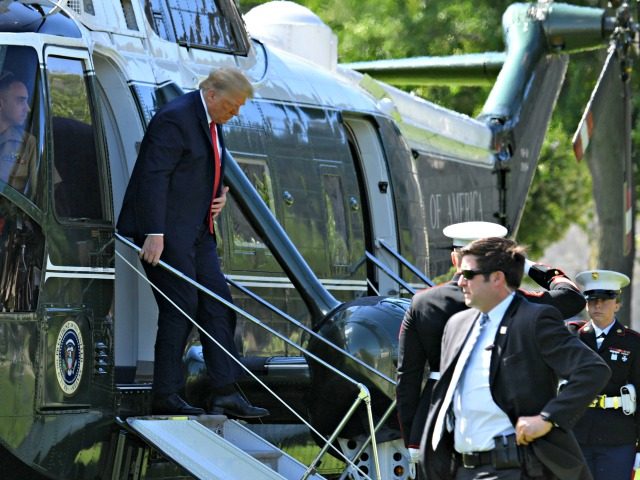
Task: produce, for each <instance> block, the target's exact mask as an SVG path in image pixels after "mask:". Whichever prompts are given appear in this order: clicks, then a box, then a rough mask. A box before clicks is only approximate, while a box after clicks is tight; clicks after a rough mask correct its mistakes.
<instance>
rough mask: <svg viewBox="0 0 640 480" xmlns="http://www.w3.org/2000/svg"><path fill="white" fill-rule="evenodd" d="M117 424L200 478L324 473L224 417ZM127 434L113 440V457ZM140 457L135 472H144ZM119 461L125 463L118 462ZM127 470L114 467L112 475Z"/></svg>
mask: <svg viewBox="0 0 640 480" xmlns="http://www.w3.org/2000/svg"><path fill="white" fill-rule="evenodd" d="M119 423H120V425H121V427H122V428H123V429H124V430H127V431H129V432H131V433H134V434H135V435H137V436H139V437H140V438H141V439H142V440H143V441H144V442H145V443H146V444H147V445H149V446H151V447H152V448H154V449H156V450H157V451H158V452H160V453H161V454H162V455H164V456H165V457H167V458H169V459H171V460H172V461H173V462H175V463H176V464H178V465H180V466H181V467H182V468H183V469H184V470H185V471H186V472H188V474H189V475H191V476H193V477H195V478H198V479H202V480H237V479H247V480H250V479H254V480H258V479H259V480H263V479H264V480H271V479H273V480H282V479H287V480H293V479H296V480H297V479H301V478H309V479H311V480H321V479H322V478H323V477H322V476H320V475H318V474H316V473H314V472H311V471H309V472H307V467H306V466H305V465H303V464H302V463H300V462H299V461H297V460H295V459H294V458H293V457H291V456H289V455H288V454H286V453H285V452H283V451H282V450H280V449H278V448H277V447H275V446H274V445H272V444H270V443H269V442H267V441H266V440H264V439H263V438H261V437H259V436H258V435H256V434H255V433H253V432H252V431H251V430H249V429H248V428H247V427H245V426H244V425H243V424H242V423H240V422H239V421H237V420H230V419H228V418H227V417H226V416H224V415H202V416H199V417H191V416H189V417H187V416H184V417H161V416H150V417H130V418H128V419H126V420H120V421H119ZM125 442H126V436H125V435H121V436H120V438H119V439H118V445H117V452H116V458H121V459H122V457H123V456H124V455H125ZM146 458H147V455H146V454H144V455H141V461H140V462H139V463H140V465H139V468H138V469H137V471H144V470H145V465H144V463H145V462H146V461H147V460H146ZM121 463H124V462H121ZM127 476H128V472H123V471H114V472H113V475H112V478H126V477H127Z"/></svg>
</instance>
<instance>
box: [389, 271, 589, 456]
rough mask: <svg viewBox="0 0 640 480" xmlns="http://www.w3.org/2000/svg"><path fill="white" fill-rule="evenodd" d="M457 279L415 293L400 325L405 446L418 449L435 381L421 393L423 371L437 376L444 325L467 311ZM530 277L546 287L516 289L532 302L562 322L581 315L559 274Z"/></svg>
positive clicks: (578, 298)
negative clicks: (554, 312)
mask: <svg viewBox="0 0 640 480" xmlns="http://www.w3.org/2000/svg"><path fill="white" fill-rule="evenodd" d="M459 277H460V276H459V275H455V276H454V277H453V279H451V281H449V282H447V283H445V284H442V285H439V286H437V287H433V288H429V289H426V290H423V291H421V292H419V293H417V294H416V295H415V296H414V297H413V299H412V300H411V307H410V308H409V310H407V313H406V314H405V316H404V319H403V320H402V326H401V327H400V339H399V342H398V347H399V349H398V384H397V386H396V399H397V401H398V419H399V421H400V427H401V430H402V437H403V439H404V442H405V446H406V447H408V448H418V447H419V445H420V439H421V438H422V431H423V430H424V424H425V421H426V419H427V413H428V411H429V399H430V397H431V390H432V389H433V384H434V383H435V380H434V379H431V378H430V379H429V380H428V381H427V383H426V384H425V385H424V388H423V386H422V385H423V379H424V374H425V366H428V369H429V372H439V371H440V343H441V340H442V332H443V330H444V326H445V324H446V323H447V320H449V318H450V317H451V316H452V315H453V314H455V313H458V312H460V311H461V310H466V309H467V306H466V305H465V303H464V295H463V294H462V290H461V289H460V287H459V286H458V278H459ZM529 277H531V278H532V279H533V280H535V281H536V283H538V285H540V286H541V287H543V288H545V289H546V291H543V292H533V291H527V290H518V293H519V294H521V295H524V296H525V298H527V300H529V301H531V302H533V303H544V304H546V305H553V306H554V307H556V308H557V309H558V310H559V311H560V313H561V314H562V317H563V318H565V319H566V318H570V317H572V316H574V315H577V314H578V313H580V312H581V311H582V309H583V308H584V305H585V300H584V296H583V295H582V293H581V292H580V290H579V289H578V287H576V286H575V284H574V283H573V282H572V281H571V280H570V279H569V278H568V277H567V276H566V275H565V274H564V273H563V272H562V271H561V270H559V269H557V268H553V267H549V266H546V265H542V264H534V265H532V266H531V268H530V269H529Z"/></svg>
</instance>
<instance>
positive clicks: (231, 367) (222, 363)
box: [143, 224, 243, 396]
mask: <svg viewBox="0 0 640 480" xmlns="http://www.w3.org/2000/svg"><path fill="white" fill-rule="evenodd" d="M166 240H167V239H166V237H165V246H164V250H163V252H162V257H161V259H162V261H164V262H166V263H167V264H169V265H170V266H172V267H173V268H175V269H176V270H179V271H180V272H182V273H183V274H184V275H185V276H187V277H189V278H192V279H194V280H196V281H197V282H198V283H200V284H201V285H203V286H204V287H206V288H208V289H209V290H211V291H212V292H214V293H216V294H217V295H219V296H220V297H222V298H224V299H225V300H227V301H229V302H232V301H233V300H232V297H231V292H230V290H229V286H228V284H227V282H226V280H225V277H224V275H223V274H222V271H221V269H220V261H219V259H218V254H217V252H216V242H215V240H214V237H213V236H212V235H211V234H210V233H209V232H208V230H207V228H206V225H204V224H203V225H202V227H201V228H199V230H198V235H197V237H196V238H195V241H194V242H193V244H192V245H186V246H185V245H181V246H182V248H179V247H176V245H175V244H172V242H171V241H170V239H169V241H166ZM175 243H178V242H175ZM143 264H144V269H145V272H146V274H147V278H148V279H149V280H150V281H151V282H152V283H153V284H154V285H156V286H157V287H158V288H159V289H160V290H161V291H162V292H164V293H165V294H166V295H167V296H168V297H169V298H170V299H171V300H172V301H173V302H175V303H176V305H177V306H179V307H180V308H181V309H182V310H183V311H184V312H186V313H187V314H188V315H189V317H191V318H192V319H195V320H196V321H197V322H198V324H199V325H200V326H201V327H202V328H203V329H204V330H205V331H206V332H208V333H209V334H210V335H211V336H212V337H213V338H214V339H216V340H217V341H218V342H219V343H220V345H222V346H223V347H224V348H225V349H226V350H227V351H228V352H229V353H230V354H231V355H232V356H233V357H235V358H239V354H238V349H237V348H236V345H235V341H234V332H235V327H236V314H235V312H234V311H233V310H231V309H230V308H228V307H227V306H225V305H223V304H222V303H220V302H218V301H217V300H215V299H213V298H211V297H210V296H209V295H207V294H206V293H204V292H202V291H200V290H198V289H197V288H196V287H194V286H192V285H190V284H189V283H187V282H186V281H184V280H183V279H180V278H178V277H177V276H175V275H174V274H173V273H171V272H169V271H167V270H165V269H164V268H162V267H161V266H155V267H154V266H152V265H150V264H148V263H146V262H143ZM153 294H154V296H155V298H156V302H157V303H158V310H159V314H158V332H157V336H156V343H155V359H154V366H153V392H154V394H155V395H160V396H163V395H169V394H171V393H177V392H179V391H180V390H181V389H182V388H183V387H184V366H183V360H182V359H183V355H184V350H185V347H186V343H187V340H188V337H189V334H190V333H191V329H192V328H193V324H192V323H191V321H189V319H187V318H186V317H185V316H184V315H183V314H182V313H181V312H180V311H178V310H177V309H176V308H175V307H174V306H173V305H171V303H169V302H168V301H167V300H166V299H165V298H164V297H163V296H162V295H161V294H159V293H158V291H157V290H156V289H155V288H154V289H153ZM200 341H201V343H202V351H203V356H204V361H205V364H206V366H207V373H208V375H209V378H210V381H211V387H212V388H214V389H215V388H221V387H224V386H227V385H229V384H232V383H233V382H235V381H236V380H237V379H238V377H240V375H241V374H242V372H243V370H242V368H241V367H240V366H239V365H238V364H237V363H236V362H235V361H234V360H233V359H232V358H230V357H229V355H227V353H225V352H224V351H223V350H222V349H220V348H219V347H218V346H217V345H216V344H215V343H214V342H212V341H211V340H209V338H207V336H206V335H204V334H203V333H202V332H201V331H200Z"/></svg>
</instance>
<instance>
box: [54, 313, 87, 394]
mask: <svg viewBox="0 0 640 480" xmlns="http://www.w3.org/2000/svg"><path fill="white" fill-rule="evenodd" d="M83 363H84V344H83V342H82V334H81V333H80V327H79V326H78V324H77V323H76V322H74V321H72V320H69V321H67V322H65V323H64V325H62V328H61V329H60V333H59V334H58V340H57V342H56V358H55V364H56V378H57V379H58V385H60V388H61V389H62V391H63V392H64V393H65V395H73V394H74V393H76V390H77V389H78V386H79V385H80V380H81V379H82V366H83Z"/></svg>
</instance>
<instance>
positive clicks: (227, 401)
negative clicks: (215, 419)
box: [209, 392, 269, 418]
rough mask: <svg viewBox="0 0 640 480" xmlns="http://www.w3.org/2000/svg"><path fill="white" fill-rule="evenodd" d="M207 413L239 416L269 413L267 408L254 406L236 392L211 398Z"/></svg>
mask: <svg viewBox="0 0 640 480" xmlns="http://www.w3.org/2000/svg"><path fill="white" fill-rule="evenodd" d="M209 413H210V414H212V415H229V416H232V417H240V418H260V417H265V416H267V415H269V410H267V409H266V408H261V407H254V406H253V405H251V404H250V403H249V402H247V401H246V400H245V399H244V397H243V396H242V395H240V394H239V393H238V392H234V393H231V394H229V395H220V396H215V397H213V398H212V399H211V408H209Z"/></svg>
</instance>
